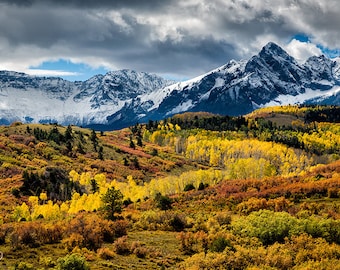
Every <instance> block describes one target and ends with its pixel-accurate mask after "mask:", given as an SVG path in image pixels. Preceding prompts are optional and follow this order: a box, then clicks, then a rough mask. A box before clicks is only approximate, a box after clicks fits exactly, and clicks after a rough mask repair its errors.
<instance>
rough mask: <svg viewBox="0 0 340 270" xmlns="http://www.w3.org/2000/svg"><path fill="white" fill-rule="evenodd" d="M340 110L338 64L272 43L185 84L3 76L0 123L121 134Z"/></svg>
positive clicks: (124, 73)
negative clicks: (296, 109) (301, 107)
mask: <svg viewBox="0 0 340 270" xmlns="http://www.w3.org/2000/svg"><path fill="white" fill-rule="evenodd" d="M297 103H300V104H328V105H339V104H340V59H330V58H327V57H326V56H324V55H321V56H312V57H310V58H309V59H308V60H307V61H306V62H305V63H303V64H301V63H298V62H297V61H296V60H295V59H294V58H293V57H292V56H290V55H289V54H288V53H287V52H286V51H284V50H283V49H282V48H281V47H280V46H278V45H277V44H275V43H272V42H270V43H268V44H267V45H266V46H264V47H263V48H262V50H261V51H260V52H259V53H258V54H257V55H255V56H253V57H252V58H251V59H249V60H241V61H234V60H232V61H230V62H229V63H227V64H226V65H223V66H221V67H219V68H217V69H215V70H212V71H210V72H208V73H206V74H204V75H201V76H199V77H196V78H194V79H191V80H188V81H184V82H173V81H170V80H166V79H164V78H161V77H159V76H157V75H153V74H148V73H145V72H136V71H132V70H119V71H113V72H108V73H107V74H105V75H96V76H94V77H92V78H90V79H89V80H86V81H83V82H79V81H78V82H70V81H67V80H64V79H61V78H54V77H36V76H29V75H27V74H24V73H18V72H13V71H0V124H10V123H11V122H14V121H21V122H28V123H30V122H36V123H59V124H62V125H68V124H73V125H79V126H84V127H91V128H94V129H98V130H109V129H118V128H122V127H126V126H129V125H133V124H135V123H136V122H139V123H142V122H147V121H148V120H150V119H152V120H159V119H163V118H166V117H170V116H172V115H174V114H177V113H181V112H187V111H206V112H211V113H217V114H222V115H243V114H247V113H249V112H251V111H253V110H255V109H257V108H259V107H265V106H271V105H286V104H297Z"/></svg>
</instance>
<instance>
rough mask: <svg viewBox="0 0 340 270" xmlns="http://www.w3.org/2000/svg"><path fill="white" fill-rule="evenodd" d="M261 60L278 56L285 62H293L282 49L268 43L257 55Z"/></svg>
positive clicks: (272, 43)
mask: <svg viewBox="0 0 340 270" xmlns="http://www.w3.org/2000/svg"><path fill="white" fill-rule="evenodd" d="M259 56H260V57H261V58H264V57H268V56H271V57H272V56H279V57H281V58H283V59H285V60H290V61H294V58H293V57H292V56H290V55H289V54H288V53H287V52H286V51H285V50H284V49H282V48H281V47H280V46H279V45H277V44H276V43H274V42H269V43H267V45H265V46H264V47H263V48H262V50H261V51H260V53H259Z"/></svg>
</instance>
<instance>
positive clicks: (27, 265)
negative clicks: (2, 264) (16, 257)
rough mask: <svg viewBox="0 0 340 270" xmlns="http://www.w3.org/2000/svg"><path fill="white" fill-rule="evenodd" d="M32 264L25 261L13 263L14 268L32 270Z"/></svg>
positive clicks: (15, 269) (16, 269)
mask: <svg viewBox="0 0 340 270" xmlns="http://www.w3.org/2000/svg"><path fill="white" fill-rule="evenodd" d="M34 269H35V268H34V266H33V264H30V263H26V262H18V263H16V264H15V265H14V270H34Z"/></svg>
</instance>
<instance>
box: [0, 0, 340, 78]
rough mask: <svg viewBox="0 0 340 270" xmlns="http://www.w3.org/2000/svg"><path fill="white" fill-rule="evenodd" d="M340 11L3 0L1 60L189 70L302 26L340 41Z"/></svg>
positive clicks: (215, 2)
mask: <svg viewBox="0 0 340 270" xmlns="http://www.w3.org/2000/svg"><path fill="white" fill-rule="evenodd" d="M339 13H340V5H339V4H338V1H337V0H329V1H317V0H309V1H307V0H301V1H297V0H280V1H279V0H272V1H269V0H248V1H246V0H237V1H236V0H232V1H225V0H202V1H195V0H187V1H180V0H148V1H141V0H124V1H123V0H93V1H90V0H85V1H84V0H58V1H52V0H20V1H19V0H14V1H13V0H12V1H9V0H8V1H1V0H0V52H1V54H0V63H9V64H10V66H14V67H15V65H16V64H17V65H19V64H20V65H22V66H23V65H26V66H29V65H31V62H34V63H37V62H39V61H40V62H41V61H46V59H52V58H53V59H54V58H64V59H71V58H73V59H76V60H77V61H80V62H81V61H83V62H86V63H88V64H89V65H104V66H107V67H109V68H131V69H138V70H142V71H148V72H158V73H168V74H175V75H178V76H180V77H184V76H188V77H189V76H193V75H199V74H200V73H201V72H207V71H209V69H211V68H215V67H218V66H219V65H222V64H225V63H226V62H227V61H229V60H230V59H236V60H237V59H240V58H248V57H250V56H252V55H253V54H255V53H257V52H258V51H259V50H260V49H261V47H262V46H264V45H265V44H266V43H267V42H269V41H274V42H278V43H279V44H280V45H285V44H287V43H288V42H289V40H290V39H291V38H292V37H293V36H294V35H296V34H297V33H304V34H306V35H308V36H310V37H311V39H312V40H314V41H315V42H317V43H320V44H322V45H324V46H333V47H337V46H339V44H337V43H338V40H340V34H339V31H338V25H340V17H339V16H338V14H339ZM39 59H40V60H39Z"/></svg>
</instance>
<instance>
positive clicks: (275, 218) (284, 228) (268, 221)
mask: <svg viewBox="0 0 340 270" xmlns="http://www.w3.org/2000/svg"><path fill="white" fill-rule="evenodd" d="M299 225H300V224H299V221H298V219H297V218H295V217H292V216H291V215H290V214H288V213H286V212H273V211H269V210H260V211H257V212H252V213H251V214H250V215H248V216H246V217H240V218H239V219H238V220H235V221H233V222H232V223H231V226H232V229H233V231H234V233H236V234H239V235H241V236H248V237H257V238H259V239H260V240H261V242H262V243H263V244H265V245H268V244H273V243H275V242H282V241H283V240H284V238H285V237H288V236H291V235H294V234H297V233H299V232H302V231H303V228H301V227H300V226H299Z"/></svg>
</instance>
